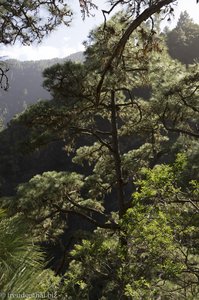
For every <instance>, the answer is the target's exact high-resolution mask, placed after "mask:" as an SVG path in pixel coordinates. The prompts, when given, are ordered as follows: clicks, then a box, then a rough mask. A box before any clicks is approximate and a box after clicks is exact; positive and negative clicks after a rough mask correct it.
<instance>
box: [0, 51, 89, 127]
mask: <svg viewBox="0 0 199 300" xmlns="http://www.w3.org/2000/svg"><path fill="white" fill-rule="evenodd" d="M66 60H72V61H80V62H81V61H82V60H83V54H82V52H78V53H75V54H72V55H70V56H68V57H66V58H64V59H50V60H40V61H25V62H21V61H17V60H7V61H5V63H6V65H7V68H8V69H9V71H8V72H7V76H8V81H9V88H8V89H7V90H6V91H4V90H3V89H1V90H0V98H1V114H2V117H3V121H4V124H5V126H6V124H7V122H9V121H10V120H11V119H12V118H13V117H14V115H16V114H18V113H21V112H22V111H23V110H24V109H25V108H27V106H28V105H30V104H33V103H36V102H37V101H38V100H39V99H50V94H49V92H47V91H46V90H45V89H44V88H43V87H42V82H43V78H42V72H43V71H44V69H45V68H47V67H50V66H52V65H54V64H56V63H62V62H64V61H66Z"/></svg>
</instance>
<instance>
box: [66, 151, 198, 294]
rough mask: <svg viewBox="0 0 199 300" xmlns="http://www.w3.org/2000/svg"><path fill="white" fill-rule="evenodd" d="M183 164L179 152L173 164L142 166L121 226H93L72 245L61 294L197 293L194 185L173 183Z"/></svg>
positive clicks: (184, 160)
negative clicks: (112, 229)
mask: <svg viewBox="0 0 199 300" xmlns="http://www.w3.org/2000/svg"><path fill="white" fill-rule="evenodd" d="M185 168H186V157H185V155H182V154H179V155H178V157H177V159H176V161H175V163H174V164H173V165H170V166H169V165H159V166H156V167H154V168H153V169H146V168H145V169H143V170H142V171H141V173H140V177H141V178H143V179H142V180H141V179H140V180H139V181H138V182H137V186H138V187H139V191H138V192H135V193H134V194H133V201H132V207H131V208H129V209H128V210H127V212H126V214H125V215H124V216H123V218H122V219H121V220H120V221H119V224H120V226H121V227H120V231H119V232H115V233H113V232H110V231H107V230H106V231H105V230H102V229H97V230H96V231H95V232H94V234H93V237H92V238H91V239H90V240H83V241H82V243H81V244H77V245H76V246H75V247H74V249H73V250H72V251H71V253H70V254H71V256H72V260H71V263H70V265H69V269H68V270H67V272H66V274H65V281H64V284H63V287H62V290H61V291H60V297H62V296H63V295H64V293H66V294H67V295H68V299H73V298H74V297H77V298H76V299H88V298H89V299H90V298H91V299H112V297H113V296H114V297H115V298H116V299H119V298H121V297H125V296H126V297H127V298H129V299H158V298H161V299H197V297H198V295H199V294H198V293H199V291H198V279H197V276H198V275H197V274H198V264H199V256H198V251H197V242H196V240H197V237H196V235H195V233H196V232H197V231H198V224H195V225H193V224H192V225H191V226H190V221H191V219H190V216H191V215H192V213H194V211H195V207H194V205H192V202H191V199H190V197H192V199H194V197H195V191H192V193H191V194H190V192H189V191H188V190H187V191H186V193H185V192H183V193H182V191H181V190H182V189H181V186H179V185H178V184H177V183H178V176H179V174H180V173H181V172H182V171H183V170H184V169H185ZM192 184H193V185H195V186H196V185H197V184H196V183H195V182H194V183H192ZM179 197H181V198H179ZM182 197H183V199H184V200H182ZM146 199H148V203H146ZM176 199H178V201H179V202H178V203H177V202H176ZM188 199H190V201H189V200H188ZM182 201H184V203H183V204H182ZM185 274H186V276H185ZM62 293H63V294H62ZM185 293H186V296H184V295H185ZM60 299H61V298H60Z"/></svg>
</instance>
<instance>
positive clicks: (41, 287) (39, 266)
mask: <svg viewBox="0 0 199 300" xmlns="http://www.w3.org/2000/svg"><path fill="white" fill-rule="evenodd" d="M27 227H28V225H27V223H25V219H23V218H22V216H21V215H15V216H14V217H12V218H9V217H7V216H6V214H5V212H4V211H3V210H1V211H0V289H1V296H2V299H9V294H12V293H13V294H16V295H17V294H18V295H20V294H23V293H24V292H25V294H26V295H28V294H32V293H35V292H36V291H37V292H38V293H45V292H47V291H48V290H50V288H53V285H55V284H57V282H58V280H56V279H55V277H54V275H53V273H52V272H51V271H50V270H43V265H44V254H43V253H42V252H41V249H40V247H39V246H37V245H36V244H34V243H33V241H32V239H31V238H30V236H29V233H28V230H27ZM24 299H34V297H30V298H29V297H28V296H27V297H24Z"/></svg>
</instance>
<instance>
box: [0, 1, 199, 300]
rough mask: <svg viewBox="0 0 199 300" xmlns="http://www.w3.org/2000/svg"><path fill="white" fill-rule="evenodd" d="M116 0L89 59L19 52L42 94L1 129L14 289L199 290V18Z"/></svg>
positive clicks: (165, 294) (2, 248)
mask: <svg viewBox="0 0 199 300" xmlns="http://www.w3.org/2000/svg"><path fill="white" fill-rule="evenodd" d="M86 3H87V5H88V6H85V5H86ZM89 3H90V1H85V2H80V4H81V8H82V10H83V12H84V13H85V12H86V13H89V11H90V10H89V9H90V6H89ZM117 3H118V4H121V5H122V6H123V7H124V11H119V12H117V13H116V14H115V15H114V16H113V17H112V18H111V19H110V20H108V21H107V22H106V23H104V24H102V25H101V26H99V27H98V28H96V29H95V30H93V31H91V33H90V35H89V37H88V39H87V42H86V43H85V47H86V50H85V52H84V59H82V56H81V59H78V60H77V59H74V60H72V59H71V60H68V59H67V60H63V61H53V62H52V64H51V62H48V61H44V62H31V63H30V62H27V63H25V62H24V63H18V62H13V65H12V66H13V70H15V69H16V70H18V71H17V72H18V73H17V74H18V75H17V77H16V78H15V76H14V75H13V77H12V76H11V77H10V86H11V85H12V84H13V88H14V89H13V97H14V93H15V97H18V94H17V93H16V90H17V86H19V87H20V92H19V98H18V99H19V100H17V101H18V103H19V105H18V104H17V105H18V107H17V108H16V107H15V109H16V111H17V109H18V112H20V110H21V109H22V108H26V105H27V104H29V103H34V104H33V105H28V106H27V108H26V109H25V110H24V111H23V112H21V113H20V114H19V115H17V116H16V117H14V118H13V119H12V120H11V122H10V123H9V125H8V127H7V128H5V129H4V130H2V132H1V133H0V154H1V155H0V183H1V198H0V203H1V210H0V288H1V289H2V291H3V293H2V295H3V297H4V299H8V298H9V293H15V295H22V293H25V295H26V296H25V299H27V300H28V299H35V294H34V293H38V294H39V297H40V298H43V295H44V298H46V299H49V298H53V297H54V298H56V299H60V300H61V299H68V300H69V299H74V300H76V299H85V300H86V299H91V300H97V299H99V300H106V299H108V300H112V299H118V300H119V299H132V300H134V299H135V300H140V299H143V300H159V299H163V300H170V299H171V300H181V299H185V300H195V299H199V289H198V287H199V214H198V213H199V205H198V203H199V181H198V180H199V172H198V171H199V140H198V138H199V127H198V120H199V86H198V81H199V66H198V59H199V52H198V51H197V45H198V44H199V25H197V24H194V22H193V21H192V20H191V18H190V17H189V15H188V14H187V13H186V12H184V13H182V14H181V16H180V18H179V20H178V23H177V25H176V28H174V29H173V30H169V29H168V28H165V30H164V31H163V32H161V30H160V19H161V18H162V19H165V17H168V16H170V15H172V14H173V12H174V13H175V10H174V9H175V5H173V3H174V4H175V1H169V0H160V1H126V2H125V3H124V2H123V1H116V2H115V5H116V6H117ZM132 4H133V5H134V6H132ZM110 5H111V4H110ZM112 5H113V6H112V9H113V8H114V3H112ZM125 5H127V6H125ZM110 7H111V6H110ZM154 13H158V14H155V15H154ZM143 14H144V15H143ZM195 50H196V51H195ZM30 67H31V68H30ZM20 68H22V70H20V71H19V69H20ZM34 68H35V71H32V70H33V69H34ZM41 71H43V86H44V88H45V89H46V91H48V92H45V91H44V90H43V89H42V88H41V89H39V86H40V80H41V79H40V78H41V77H40V74H41V73H40V72H41ZM30 73H31V74H30ZM10 74H12V73H10ZM13 74H14V71H13ZM19 74H20V75H19ZM28 74H30V77H29V76H28ZM33 74H35V75H34V76H35V77H34V76H33ZM22 75H23V76H25V77H27V79H26V81H25V85H26V88H22V89H21V82H22V81H23V77H22ZM31 82H32V83H31ZM33 82H34V84H35V85H34V89H32V87H33V86H32V84H33ZM35 86H37V87H38V88H37V92H38V94H37V92H35V90H36V88H35ZM1 92H2V93H3V94H4V93H6V92H3V91H1ZM21 93H22V94H21ZM40 93H41V94H40ZM8 94H9V92H8ZM28 95H31V96H30V98H29V100H27V99H28ZM26 96H27V97H26ZM34 96H35V100H34V99H33V98H32V97H34ZM13 97H12V99H13ZM39 98H41V100H40V101H37V100H38V99H39ZM25 99H26V100H25ZM11 101H13V100H11ZM24 101H25V102H24ZM28 101H29V102H28ZM8 111H12V113H10V116H11V115H12V114H13V112H14V113H15V112H16V111H15V110H12V109H11V108H9V106H8ZM27 295H28V296H27ZM16 298H17V296H16ZM36 298H37V297H36Z"/></svg>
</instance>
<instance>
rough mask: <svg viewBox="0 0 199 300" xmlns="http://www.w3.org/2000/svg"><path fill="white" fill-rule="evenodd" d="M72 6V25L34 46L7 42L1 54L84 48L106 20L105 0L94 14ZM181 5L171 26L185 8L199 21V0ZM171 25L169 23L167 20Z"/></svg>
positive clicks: (23, 56) (57, 53)
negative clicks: (104, 17)
mask: <svg viewBox="0 0 199 300" xmlns="http://www.w3.org/2000/svg"><path fill="white" fill-rule="evenodd" d="M68 2H69V5H70V6H71V7H72V9H73V12H74V16H73V21H72V23H71V26H70V27H66V26H60V27H59V28H58V29H57V30H56V31H54V32H52V33H51V34H50V35H49V36H48V37H46V38H44V40H43V41H42V43H41V44H39V45H37V44H34V45H31V46H21V45H20V44H16V45H15V46H7V47H3V48H1V56H6V57H8V58H14V59H18V60H21V61H25V60H40V59H51V58H55V57H59V58H62V57H66V56H68V55H70V54H72V53H75V52H78V51H83V50H84V46H83V45H82V43H83V41H85V40H86V38H87V36H88V34H89V32H90V30H91V29H93V28H95V27H97V26H98V25H99V24H101V23H102V22H103V15H102V12H101V9H102V8H104V7H106V2H107V1H103V0H95V1H93V2H95V3H96V4H97V5H98V11H95V12H94V14H95V16H94V17H89V18H86V20H85V21H83V20H82V18H81V13H80V8H79V1H78V0H68ZM178 3H179V4H178V6H177V7H176V8H175V18H174V19H173V20H172V22H171V24H170V26H171V27H174V26H175V24H176V22H177V20H178V17H179V15H180V12H181V11H185V10H186V11H187V12H188V13H189V15H190V16H191V17H192V19H193V20H194V22H196V23H199V4H196V0H178ZM167 25H168V24H167Z"/></svg>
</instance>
